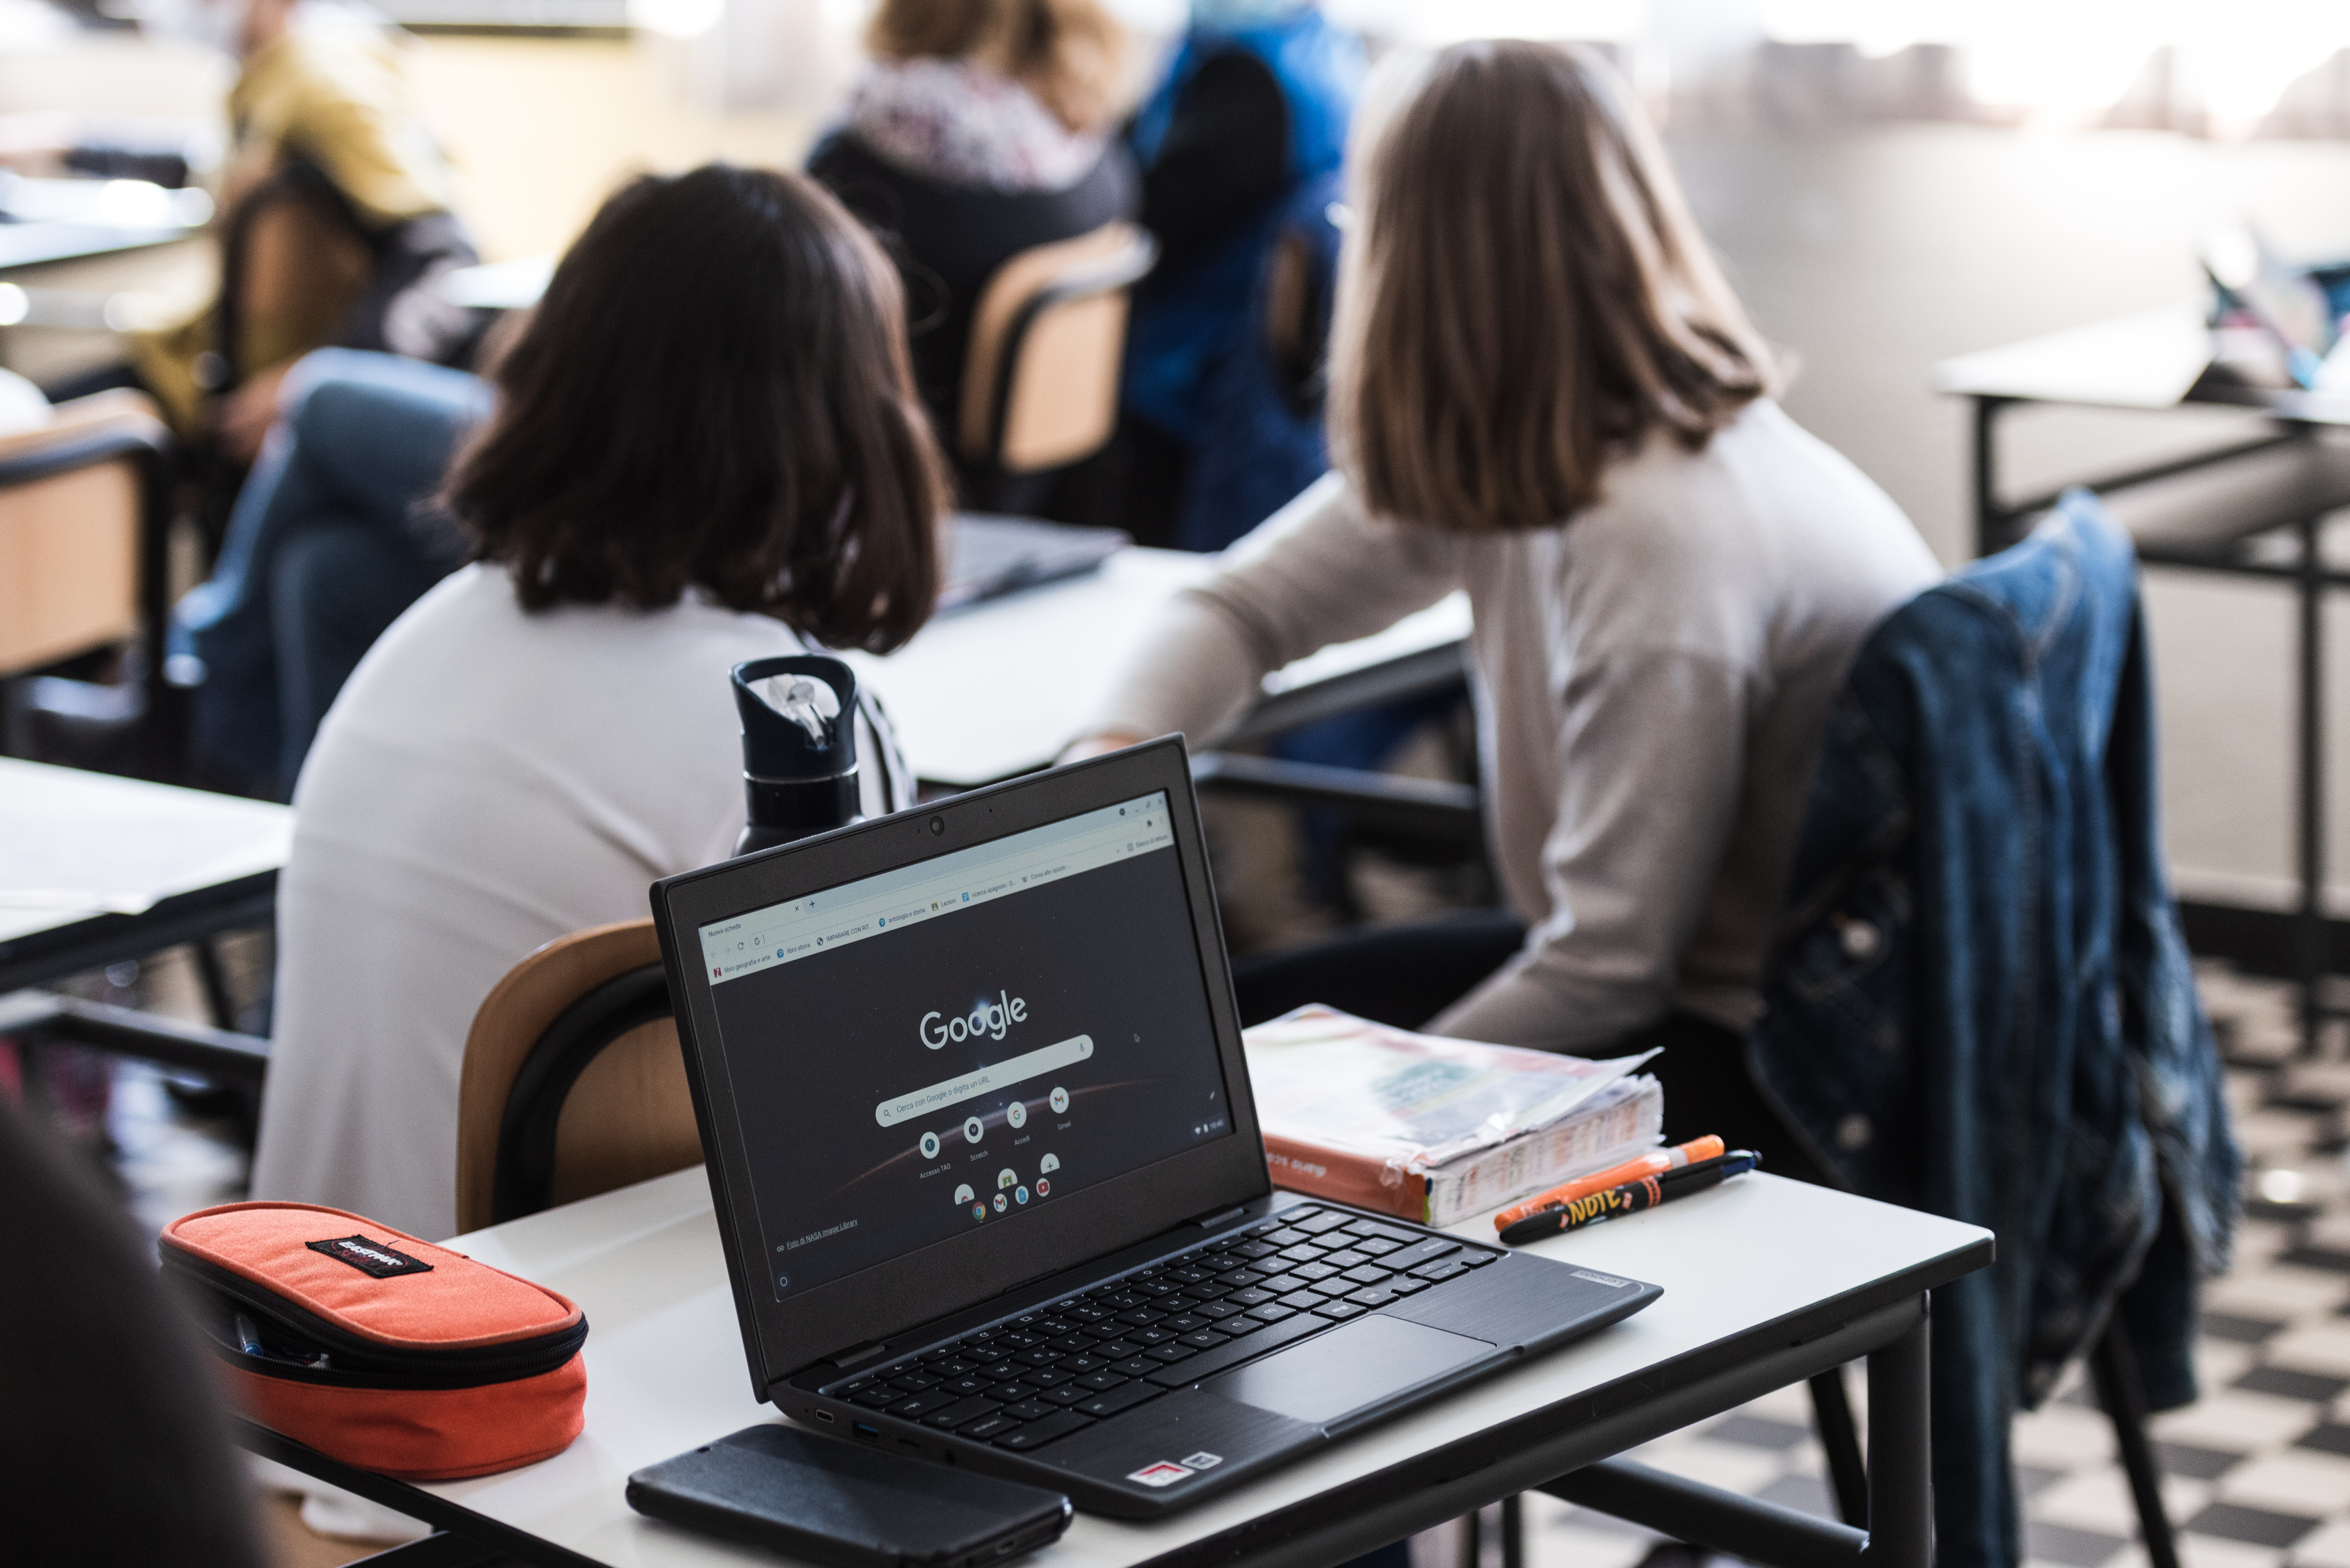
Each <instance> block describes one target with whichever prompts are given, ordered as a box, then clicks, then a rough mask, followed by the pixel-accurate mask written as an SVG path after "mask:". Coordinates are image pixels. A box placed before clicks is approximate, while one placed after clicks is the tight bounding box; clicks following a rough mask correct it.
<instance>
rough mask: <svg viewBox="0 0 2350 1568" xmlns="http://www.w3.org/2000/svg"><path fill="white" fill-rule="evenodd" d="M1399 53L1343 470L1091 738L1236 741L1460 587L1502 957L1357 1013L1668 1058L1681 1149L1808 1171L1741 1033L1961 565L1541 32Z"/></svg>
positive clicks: (1338, 357)
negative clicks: (1729, 279) (1297, 686)
mask: <svg viewBox="0 0 2350 1568" xmlns="http://www.w3.org/2000/svg"><path fill="white" fill-rule="evenodd" d="M1385 85H1386V86H1388V88H1389V89H1390V90H1391V91H1393V92H1394V93H1395V94H1396V102H1395V106H1394V108H1393V110H1392V112H1391V113H1389V114H1388V115H1386V116H1383V117H1379V116H1367V118H1368V119H1371V120H1372V123H1371V124H1370V126H1369V127H1367V132H1366V134H1365V136H1364V137H1363V138H1362V139H1361V140H1359V141H1358V146H1357V155H1356V156H1355V158H1354V159H1353V160H1352V161H1351V163H1350V184H1351V187H1352V195H1353V200H1354V203H1355V206H1356V210H1357V221H1356V223H1355V224H1354V225H1353V227H1352V228H1351V229H1350V230H1349V232H1348V234H1347V242H1346V250H1345V254H1344V256H1343V258H1342V260H1341V264H1340V284H1339V294H1338V300H1337V314H1336V325H1335V327H1334V329H1333V350H1332V378H1331V412H1330V426H1331V437H1332V440H1331V444H1332V448H1333V450H1334V452H1335V453H1336V458H1337V462H1338V472H1336V473H1334V474H1332V475H1331V476H1329V477H1328V478H1326V479H1325V480H1323V481H1321V482H1320V483H1316V484H1315V486H1314V487H1313V488H1312V489H1310V490H1308V491H1307V492H1306V493H1305V494H1304V495H1302V496H1300V497H1299V498H1298V499H1297V500H1296V501H1295V503H1293V504H1291V505H1290V506H1288V507H1287V508H1285V509H1284V510H1283V511H1282V512H1281V513H1279V514H1276V515H1275V516H1274V518H1272V519H1271V520H1269V521H1268V522H1267V523H1266V524H1264V525H1263V527H1261V528H1259V529H1257V530H1256V531H1255V532H1254V533H1253V534H1252V535H1250V536H1249V537H1247V538H1246V539H1244V540H1243V541H1242V542H1241V543H1240V544H1239V545H1236V546H1235V547H1234V550H1233V552H1232V556H1230V557H1229V558H1228V560H1227V563H1226V565H1225V566H1224V568H1223V570H1222V573H1221V574H1220V575H1219V576H1217V577H1216V578H1214V579H1213V580H1211V582H1209V583H1208V584H1207V585H1205V586H1204V587H1201V588H1200V589H1198V590H1197V591H1195V592H1193V593H1191V594H1190V595H1188V596H1187V597H1184V598H1183V599H1181V600H1180V601H1179V603H1178V604H1177V606H1176V607H1174V608H1173V609H1171V610H1170V612H1169V613H1168V615H1167V617H1166V619H1165V621H1164V623H1163V624H1162V625H1161V626H1160V627H1159V630H1158V632H1157V634H1156V635H1155V636H1153V637H1152V638H1151V639H1149V641H1148V643H1147V645H1146V646H1145V647H1144V648H1143V649H1141V650H1140V652H1139V654H1138V656H1137V658H1136V659H1135V660H1134V662H1133V663H1132V665H1131V666H1130V667H1129V669H1128V672H1127V674H1126V676H1125V677H1124V679H1123V680H1120V681H1119V682H1118V685H1117V687H1116V688H1115V690H1114V691H1113V694H1112V695H1111V697H1110V698H1109V699H1108V701H1107V702H1106V703H1105V704H1104V706H1103V708H1102V709H1101V710H1100V711H1099V712H1098V714H1097V717H1096V720H1095V723H1094V726H1093V727H1094V729H1095V731H1096V732H1097V733H1096V734H1095V736H1094V738H1093V739H1091V740H1090V741H1088V742H1084V743H1082V744H1081V745H1079V746H1078V747H1076V748H1073V751H1075V752H1078V753H1084V752H1090V751H1096V750H1100V749H1104V748H1106V747H1107V746H1109V745H1112V744H1116V743H1120V742H1125V741H1129V740H1132V739H1134V738H1139V737H1141V736H1147V735H1152V734H1158V733H1160V732H1165V731H1168V730H1183V731H1186V732H1189V733H1190V734H1191V736H1192V737H1193V739H1194V741H1195V742H1201V743H1206V742H1212V741H1213V739H1214V738H1215V736H1216V735H1217V733H1218V732H1220V731H1221V730H1222V729H1223V728H1225V727H1226V726H1227V725H1229V724H1230V723H1231V722H1232V720H1233V719H1234V718H1236V717H1237V716H1238V715H1239V714H1240V713H1241V712H1243V711H1245V709H1246V708H1247V707H1248V705H1249V703H1250V701H1252V700H1253V697H1254V696H1255V695H1256V694H1257V693H1258V691H1260V689H1261V688H1260V681H1261V680H1262V678H1263V675H1264V674H1265V673H1266V672H1267V671H1269V670H1276V669H1279V668H1280V667H1281V666H1282V665H1284V664H1285V663H1287V662H1289V661H1290V660H1291V659H1297V658H1300V657H1302V656H1303V655H1305V654H1307V653H1310V652H1312V651H1313V650H1314V649H1316V648H1319V647H1321V646H1323V645H1324V644H1326V643H1331V642H1339V641H1344V640H1346V639H1350V638H1358V637H1364V636H1367V635H1369V634H1370V633H1372V632H1375V631H1377V630H1378V629H1379V628H1382V627H1385V626H1387V625H1388V624H1390V623H1392V622H1393V621H1395V620H1397V619H1399V618H1401V617H1403V616H1405V615H1408V614H1409V613H1411V612H1412V611H1414V610H1418V609H1420V608H1422V607H1425V606H1428V605H1430V604H1433V603H1434V602H1435V601H1436V600H1438V599H1440V598H1441V597H1443V596H1444V595H1446V594H1448V593H1450V592H1451V591H1452V590H1454V589H1456V588H1465V589H1466V590H1467V591H1468V594H1469V597H1470V601H1471V605H1472V606H1473V607H1474V608H1475V612H1476V616H1475V619H1476V627H1475V630H1474V632H1473V633H1472V635H1471V639H1470V652H1471V680H1472V683H1473V686H1474V688H1475V691H1476V696H1477V700H1478V708H1479V716H1480V721H1481V722H1480V726H1479V727H1480V731H1481V742H1482V752H1483V761H1484V766H1483V769H1482V774H1483V788H1484V792H1485V801H1486V810H1487V820H1488V823H1489V831H1490V833H1491V836H1492V844H1493V851H1494V859H1495V862H1496V866H1497V868H1498V870H1499V872H1500V874H1501V879H1502V882H1503V888H1504V890H1505V892H1506V894H1507V896H1508V899H1509V904H1510V913H1509V917H1507V918H1503V919H1496V920H1494V921H1492V923H1491V924H1490V925H1489V926H1488V927H1486V928H1485V929H1484V930H1483V933H1482V944H1481V952H1482V962H1480V963H1465V962H1463V953H1462V942H1461V932H1459V931H1458V930H1455V931H1452V932H1450V933H1447V934H1446V935H1445V936H1444V937H1443V938H1442V940H1435V939H1431V940H1430V941H1428V942H1427V943H1426V944H1425V945H1424V947H1423V949H1422V951H1421V958H1420V959H1419V960H1414V959H1413V958H1412V957H1411V956H1410V947H1409V940H1408V938H1407V937H1406V936H1404V935H1403V934H1399V933H1387V934H1386V936H1385V938H1384V939H1383V940H1386V941H1387V942H1388V947H1387V949H1386V950H1384V951H1383V952H1382V953H1381V954H1380V955H1379V956H1377V957H1372V958H1370V959H1369V960H1368V961H1367V962H1361V963H1357V964H1355V965H1353V966H1351V972H1353V973H1355V974H1356V975H1357V977H1359V978H1361V979H1363V980H1365V981H1368V982H1370V983H1369V984H1368V985H1367V987H1366V991H1367V993H1368V992H1370V991H1373V990H1376V992H1378V1001H1376V1002H1364V1003H1362V1004H1361V1005H1360V1006H1359V1007H1358V1009H1357V1010H1358V1011H1378V1012H1385V1013H1387V1015H1388V1016H1389V1017H1390V1018H1391V1019H1392V1021H1394V1022H1397V1023H1409V1024H1417V1023H1423V1022H1427V1021H1430V1020H1431V1019H1432V1023H1430V1027H1431V1028H1433V1029H1435V1030H1436V1031H1437V1032H1438V1033H1445V1034H1453V1035H1461V1036H1465V1037H1468V1038H1471V1039H1476V1040H1489V1041H1496V1042H1500V1043H1503V1044H1517V1045H1533V1046H1540V1047H1546V1048H1549V1049H1553V1050H1575V1051H1581V1052H1586V1053H1596V1054H1614V1053H1617V1052H1621V1051H1627V1050H1633V1049H1638V1048H1641V1047H1644V1046H1648V1045H1662V1044H1670V1046H1671V1047H1672V1048H1671V1050H1670V1051H1669V1052H1668V1053H1667V1054H1666V1055H1664V1056H1663V1057H1660V1058H1659V1060H1658V1063H1657V1065H1656V1068H1655V1070H1656V1071H1658V1072H1659V1075H1660V1076H1662V1077H1663V1078H1664V1079H1665V1081H1666V1096H1665V1103H1666V1106H1667V1107H1668V1108H1669V1110H1670V1111H1671V1113H1672V1116H1673V1121H1674V1125H1675V1126H1676V1127H1679V1128H1680V1129H1683V1130H1682V1132H1681V1134H1680V1136H1683V1137H1693V1136H1696V1135H1697V1134H1700V1133H1711V1132H1718V1133H1720V1134H1721V1135H1722V1136H1723V1137H1727V1138H1729V1139H1731V1142H1732V1143H1733V1144H1734V1145H1736V1144H1743V1145H1745V1146H1746V1147H1763V1150H1764V1152H1765V1153H1766V1155H1768V1156H1769V1157H1770V1158H1772V1160H1773V1167H1774V1168H1781V1169H1786V1168H1790V1167H1798V1162H1797V1160H1796V1159H1795V1158H1794V1157H1793V1156H1792V1155H1790V1156H1787V1157H1785V1158H1782V1151H1783V1150H1785V1149H1786V1148H1787V1147H1789V1145H1788V1142H1787V1140H1785V1139H1783V1138H1782V1137H1778V1136H1777V1135H1776V1134H1775V1131H1774V1128H1775V1123H1774V1122H1773V1119H1772V1118H1771V1116H1770V1115H1769V1113H1768V1112H1767V1111H1766V1110H1764V1109H1763V1107H1762V1106H1761V1102H1760V1100H1759V1098H1758V1096H1757V1095H1756V1093H1755V1091H1754V1090H1753V1088H1752V1085H1751V1083H1750V1081H1749V1079H1748V1076H1747V1072H1746V1068H1745V1065H1744V1062H1743V1058H1742V1033H1743V1031H1744V1030H1745V1028H1746V1027H1747V1025H1748V1024H1749V1023H1751V1022H1752V1018H1753V1015H1754V1012H1755V1009H1756V1006H1757V1004H1758V994H1759V986H1760V982H1761V980H1762V972H1763V954H1764V948H1765V946H1766V943H1767V941H1768V939H1769V936H1770V932H1771V929H1772V924H1773V920H1774V919H1775V918H1776V916H1777V913H1778V906H1779V900H1780V898H1781V897H1782V894H1783V889H1784V885H1785V879H1786V873H1787V865H1788V857H1789V856H1790V854H1791V853H1792V851H1793V848H1794V831H1795V824H1796V822H1797V820H1798V817H1799V815H1800V814H1801V812H1802V810H1803V805H1804V794H1805V789H1806V785H1807V784H1808V781H1809V777H1810V774H1811V768H1812V759H1813V756H1814V753H1815V752H1816V751H1817V749H1818V746H1819V742H1820V737H1821V734H1822V733H1823V732H1824V729H1825V724H1826V722H1827V715H1828V709H1829V706H1830V704H1831V702H1832V701H1834V699H1835V693H1836V691H1837V689H1838V687H1839V685H1840V683H1841V681H1842V680H1843V678H1844V674H1845V670H1846V665H1847V664H1848V663H1849V662H1850V660H1851V658H1852V655H1853V652H1854V650H1855V649H1856V648H1857V647H1858V646H1859V644H1860V642H1861V639H1863V638H1864V637H1865V636H1866V634H1867V632H1868V630H1869V628H1871V627H1872V626H1874V625H1875V624H1876V622H1877V620H1878V618H1880V617H1882V616H1883V615H1884V614H1885V613H1886V612H1887V610H1889V609H1891V608H1892V607H1895V606H1896V605H1898V604H1900V603H1901V602H1902V601H1903V600H1905V599H1907V598H1908V597H1909V596H1910V595H1912V594H1914V593H1916V592H1917V591H1918V589H1920V588H1923V587H1926V586H1927V585H1929V583H1931V582H1933V581H1934V580H1935V578H1936V577H1937V576H1939V571H1938V568H1937V567H1936V565H1935V562H1934V559H1933V557H1932V556H1930V555H1929V554H1928V552H1927V550H1926V547H1925V545H1924V544H1923V543H1921V542H1920V541H1919V539H1918V535H1917V534H1916V532H1915V531H1914V530H1913V529H1912V528H1911V527H1910V525H1909V523H1908V519H1906V518H1905V517H1903V516H1902V514H1901V512H1900V510H1899V508H1898V507H1897V506H1895V505H1894V504H1893V502H1892V501H1891V500H1890V499H1889V498H1887V495H1886V494H1885V493H1884V492H1883V491H1881V490H1879V489H1878V488H1877V486H1876V485H1875V484H1873V483H1870V482H1869V481H1868V479H1867V478H1866V476H1865V475H1863V474H1862V473H1861V472H1860V471H1859V470H1857V469H1856V468H1854V467H1853V466H1852V464H1851V463H1849V462H1846V461H1845V459H1843V458H1842V457H1840V456H1838V455H1837V454H1836V453H1835V452H1833V451H1831V450H1829V449H1828V448H1827V447H1826V446H1825V445H1824V444H1823V443H1821V442H1820V441H1818V440H1817V439H1815V438H1814V437H1813V436H1811V435H1809V434H1807V433H1806V432H1805V431H1803V430H1801V429H1799V428H1798V427H1797V426H1796V425H1795V423H1794V421H1791V420H1790V419H1788V418H1787V416H1786V415H1785V414H1784V413H1783V412H1782V411H1780V409H1779V407H1778V405H1777V404H1776V403H1775V402H1774V401H1773V393H1774V392H1775V391H1776V389H1777V388H1778V385H1779V376H1778V372H1777V370H1776V369H1775V368H1774V367H1773V363H1772V359H1771V356H1770V354H1769V352H1768V350H1767V349H1765V348H1764V347H1763V343H1762V342H1761V340H1760V339H1759V338H1758V337H1757V336H1756V334H1755V332H1754V330H1753V328H1752V327H1751V326H1749V325H1748V323H1747V320H1746V317H1745V313H1744V312H1743V311H1742V309H1741V308H1740V307H1739V304H1738V301H1737V300H1736V298H1734V297H1733V296H1731V292H1730V290H1729V288H1728V286H1726V285H1725V284H1724V283H1723V282H1722V279H1721V275H1720V274H1719V272H1718V271H1717V270H1716V269H1715V266H1714V265H1713V262H1712V259H1711V256H1710V255H1709V254H1707V250H1706V244H1705V239H1704V236H1703V235H1701V234H1699V233H1698V231H1697V228H1696V225H1695V224H1694V223H1692V222H1691V221H1690V217H1689V214H1688V213H1687V211H1686V209H1685V208H1684V206H1683V204H1682V202H1681V198H1680V193H1679V190H1678V189H1677V187H1676V185H1675V183H1674V181H1673V178H1672V173H1671V171H1670V169H1669V167H1668V165H1667V164H1666V162H1665V159H1664V155H1663V153H1662V151H1661V150H1660V149H1659V147H1658V145H1657V142H1656V139H1655V137H1654V135H1653V133H1652V132H1651V131H1650V130H1649V129H1648V126H1647V124H1646V123H1645V122H1644V121H1643V119H1641V116H1640V113H1639V110H1638V108H1637V106H1636V105H1635V103H1634V101H1633V99H1632V96H1631V92H1630V89H1629V88H1627V86H1626V84H1625V83H1624V82H1623V81H1622V79H1621V78H1618V77H1617V75H1616V73H1615V72H1614V71H1612V70H1611V69H1609V68H1608V67H1607V66H1606V65H1605V64H1603V63H1602V62H1601V61H1600V60H1599V59H1598V58H1597V57H1596V56H1593V55H1591V54H1589V53H1587V52H1585V51H1581V50H1574V49H1565V48H1559V47H1550V46H1544V45H1537V44H1530V43H1472V44H1462V45H1459V46H1457V47H1453V48H1451V49H1448V50H1446V51H1444V53H1442V54H1441V55H1440V56H1437V57H1434V58H1433V59H1432V60H1420V61H1416V62H1415V61H1410V60H1405V59H1399V70H1398V74H1397V75H1396V76H1395V77H1394V78H1388V82H1387V83H1386V84H1385ZM1371 101H1373V102H1374V103H1376V102H1378V94H1377V93H1376V92H1375V93H1374V94H1372V95H1371ZM1365 940H1371V939H1365ZM1440 950H1441V951H1440ZM1322 956H1324V957H1325V958H1326V957H1327V956H1328V955H1322ZM1440 957H1441V958H1442V960H1443V962H1441V963H1440V962H1439V961H1438V959H1439V958H1440ZM1344 967H1345V966H1336V965H1334V966H1332V967H1330V968H1328V969H1326V970H1325V971H1324V972H1325V973H1326V974H1327V975H1333V976H1335V975H1336V974H1337V973H1339V972H1341V970H1342V968H1344ZM1464 969H1465V971H1466V976H1465V977H1464V976H1463V975H1462V973H1461V971H1463V970H1464ZM1489 971H1490V972H1489ZM1448 973H1449V974H1450V975H1451V976H1452V977H1454V978H1452V979H1451V980H1450V981H1449V982H1448V981H1446V976H1447V974H1448ZM1475 976H1482V979H1480V980H1478V981H1477V982H1476V983H1474V984H1473V985H1472V986H1471V987H1470V988H1469V989H1468V991H1467V993H1466V994H1465V995H1463V994H1461V993H1460V992H1461V983H1462V981H1463V979H1464V978H1467V977H1475ZM1323 1000H1326V1001H1329V1002H1336V1003H1338V1004H1340V1005H1345V1004H1346V1002H1347V1000H1349V999H1348V998H1347V997H1343V996H1341V995H1338V994H1325V995H1324V996H1323ZM1247 1006H1248V1003H1247V999H1246V995H1245V992H1244V995H1243V1010H1244V1012H1245V1011H1246V1010H1247ZM1798 1168H1799V1167H1798Z"/></svg>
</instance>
